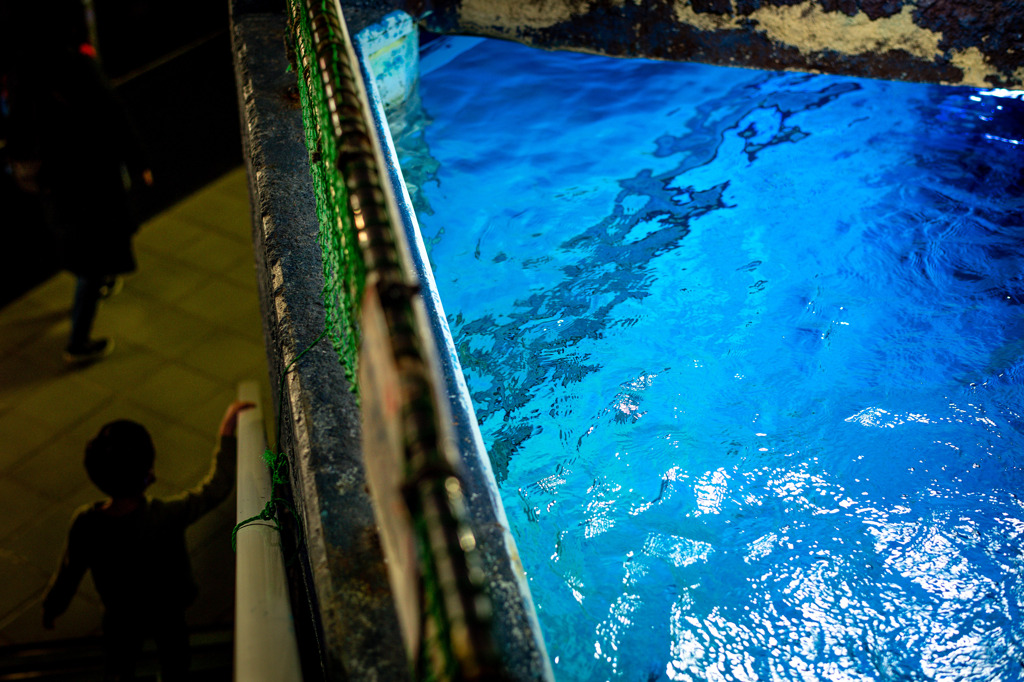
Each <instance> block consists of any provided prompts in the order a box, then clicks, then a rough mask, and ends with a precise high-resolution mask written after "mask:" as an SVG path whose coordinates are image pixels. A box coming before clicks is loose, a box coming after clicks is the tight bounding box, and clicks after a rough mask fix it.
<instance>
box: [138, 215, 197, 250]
mask: <svg viewBox="0 0 1024 682" xmlns="http://www.w3.org/2000/svg"><path fill="white" fill-rule="evenodd" d="M205 232H206V230H205V229H204V228H203V227H202V226H201V225H196V224H194V223H192V222H191V221H188V220H182V219H181V218H179V217H177V216H176V215H175V214H174V213H171V212H165V213H161V214H160V215H158V216H156V217H154V218H152V219H150V220H148V221H146V223H145V224H143V226H142V228H141V229H140V230H139V232H138V234H136V235H135V240H134V242H133V243H134V245H135V248H136V250H137V251H139V252H141V251H153V252H156V253H163V254H167V255H170V256H174V257H177V258H180V256H179V255H178V254H180V253H181V252H182V251H183V250H185V249H187V248H188V247H189V246H191V245H192V244H194V243H195V242H197V241H198V240H199V238H200V237H202V236H203V234H204V233H205Z"/></svg>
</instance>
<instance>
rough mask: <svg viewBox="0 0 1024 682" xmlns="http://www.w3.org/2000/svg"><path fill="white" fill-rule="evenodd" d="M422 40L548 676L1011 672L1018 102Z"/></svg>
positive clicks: (448, 209) (483, 370)
mask: <svg viewBox="0 0 1024 682" xmlns="http://www.w3.org/2000/svg"><path fill="white" fill-rule="evenodd" d="M466 47H470V49H467V50H466V51H464V52H462V53H461V54H459V55H458V56H457V57H456V58H455V59H453V60H451V61H450V62H449V63H447V64H443V65H440V66H438V67H437V68H433V67H431V66H430V64H431V61H432V60H436V59H437V58H438V55H443V54H445V51H449V54H455V53H457V52H459V50H460V49H462V48H466ZM424 57H425V61H424V63H425V65H426V66H425V71H428V70H429V69H433V70H429V72H426V73H424V75H423V77H422V82H421V86H420V94H421V97H422V111H421V112H418V114H417V113H416V112H407V113H408V115H409V117H410V118H409V120H406V121H404V122H403V123H402V126H403V127H404V130H405V132H404V133H403V134H402V135H396V138H397V140H396V142H397V145H398V147H399V151H400V154H401V155H402V165H403V172H404V174H405V177H406V180H407V182H408V184H409V185H410V189H411V192H412V194H413V198H414V200H415V202H416V206H417V212H418V218H419V222H420V226H421V229H422V232H423V236H424V239H425V241H426V243H427V248H428V251H429V254H430V258H431V262H432V266H433V268H434V275H435V277H436V280H437V285H438V288H439V290H440V293H441V297H442V301H443V303H444V307H445V310H446V312H447V314H448V316H449V323H450V325H451V328H452V333H453V336H454V338H455V342H456V344H457V346H458V348H459V351H460V358H461V360H462V363H463V367H464V369H465V372H466V380H467V383H468V386H469V389H470V392H471V394H472V397H473V402H474V406H475V409H476V411H477V415H478V417H479V419H480V427H481V432H482V434H483V437H484V442H485V444H486V445H487V447H488V449H489V451H490V453H491V457H492V461H493V464H494V468H495V472H496V474H497V477H498V480H499V486H500V489H501V492H502V496H503V500H504V503H505V506H506V511H507V512H508V516H509V520H510V523H511V526H512V533H513V535H514V537H515V540H516V543H517V545H518V548H519V551H520V554H521V556H522V559H523V563H524V565H525V567H526V570H527V572H528V576H529V580H530V588H531V591H532V594H533V597H534V599H535V601H536V602H537V605H538V612H539V618H540V622H541V626H542V629H543V631H544V636H545V641H546V643H547V647H548V652H549V655H550V658H551V660H552V663H553V665H554V669H555V674H556V676H557V678H558V679H559V680H562V681H567V680H581V681H589V680H661V679H671V680H926V679H927V680H931V679H935V680H944V679H949V680H952V679H956V680H985V681H990V680H1018V679H1021V678H1022V676H1024V669H1022V660H1024V617H1022V613H1021V610H1022V605H1024V579H1022V578H1024V571H1022V568H1024V549H1022V539H1024V505H1022V502H1021V495H1022V494H1024V469H1022V463H1024V462H1022V446H1024V420H1022V417H1021V410H1022V409H1024V406H1022V402H1021V396H1022V391H1021V387H1022V381H1024V361H1022V359H1024V279H1022V277H1024V253H1022V249H1021V240H1022V237H1024V199H1022V196H1024V194H1022V191H1021V190H1022V188H1024V186H1022V178H1024V174H1022V171H1024V147H1021V146H1020V144H1019V140H1020V139H1021V138H1022V137H1024V132H1022V130H1021V128H1022V125H1021V123H1020V122H1019V121H1020V120H1021V114H1022V110H1024V101H1022V100H1019V99H1014V98H1012V97H1008V96H1006V95H1007V94H1008V93H993V92H980V91H977V90H973V89H968V88H940V87H934V86H922V85H913V84H898V83H890V82H880V81H869V80H861V79H854V78H836V77H824V76H809V75H804V74H794V73H771V72H763V71H753V70H743V69H728V68H719V67H710V66H701V65H692V64H670V63H656V62H649V61H641V60H629V61H626V60H614V59H608V58H601V57H596V56H591V55H582V54H569V53H550V52H543V51H538V50H533V49H530V48H526V47H523V46H520V45H517V44H513V43H506V42H500V41H477V40H471V39H465V38H456V39H445V40H444V41H438V42H435V43H433V44H432V45H428V46H427V48H425V55H424ZM439 61H443V60H439Z"/></svg>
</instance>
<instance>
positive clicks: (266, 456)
mask: <svg viewBox="0 0 1024 682" xmlns="http://www.w3.org/2000/svg"><path fill="white" fill-rule="evenodd" d="M327 334H328V330H327V329H324V330H323V331H322V332H321V333H320V336H318V337H316V340H315V341H313V343H311V344H309V345H308V346H306V348H305V349H304V350H303V351H302V352H301V353H299V354H298V355H296V356H295V358H294V359H293V360H292V361H291V362H289V363H288V364H287V365H286V366H285V368H284V370H283V371H282V372H281V381H280V384H279V385H278V390H277V400H278V402H277V433H276V434H275V444H276V447H275V448H274V449H270V448H267V449H266V450H264V451H263V463H264V464H266V465H267V470H268V471H270V499H269V500H267V503H266V504H265V505H263V509H262V510H261V511H260V513H259V514H256V515H255V516H251V517H249V518H247V519H245V520H244V521H239V522H238V523H237V524H235V527H234V528H232V529H231V551H232V552H236V553H237V552H238V531H239V530H241V529H242V528H243V527H244V526H248V525H251V524H254V523H256V522H257V521H272V522H273V524H266V523H264V524H261V525H270V526H271V527H272V528H275V529H277V531H278V532H280V531H281V522H280V520H279V518H278V512H277V510H278V505H279V504H281V505H284V506H285V507H287V508H288V510H289V511H291V513H292V516H293V517H294V518H295V519H296V520H297V521H299V522H300V526H301V519H300V518H299V515H298V514H297V513H296V511H295V507H293V506H292V504H291V502H289V501H288V500H287V499H285V498H283V497H281V496H280V495H279V494H278V491H279V489H280V487H281V486H283V485H285V484H286V483H287V482H288V455H286V454H285V453H283V452H281V451H280V448H281V414H282V412H283V409H284V382H285V379H286V378H287V376H288V372H290V371H292V368H293V367H295V365H296V364H297V363H298V362H299V360H301V359H302V357H303V356H304V355H305V354H306V353H308V352H309V351H311V350H313V347H314V346H316V344H318V343H320V341H321V340H322V339H323V338H324V337H325V336H327ZM300 535H301V532H300Z"/></svg>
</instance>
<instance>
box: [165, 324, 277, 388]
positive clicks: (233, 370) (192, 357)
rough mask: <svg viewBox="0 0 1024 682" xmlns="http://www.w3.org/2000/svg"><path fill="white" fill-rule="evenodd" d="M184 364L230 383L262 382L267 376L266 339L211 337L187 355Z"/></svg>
mask: <svg viewBox="0 0 1024 682" xmlns="http://www.w3.org/2000/svg"><path fill="white" fill-rule="evenodd" d="M181 362H182V363H183V364H185V365H188V366H189V367H192V368H194V369H197V370H199V371H201V372H203V373H204V374H207V375H209V376H213V377H217V378H218V379H222V380H223V381H225V382H227V383H229V384H236V383H238V382H239V381H242V380H243V379H258V378H260V377H262V376H263V375H265V374H266V373H267V370H266V367H267V356H266V352H265V351H264V349H263V343H262V339H260V340H259V341H258V342H254V341H253V340H252V339H251V338H247V337H244V336H241V335H239V334H236V333H235V332H232V331H224V332H214V333H212V334H210V336H208V337H206V338H205V339H204V340H203V341H202V342H201V343H199V344H197V345H196V346H195V348H193V349H192V350H191V351H190V352H189V353H188V354H187V355H185V356H183V357H182V359H181Z"/></svg>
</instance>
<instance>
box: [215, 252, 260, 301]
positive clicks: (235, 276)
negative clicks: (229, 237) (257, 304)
mask: <svg viewBox="0 0 1024 682" xmlns="http://www.w3.org/2000/svg"><path fill="white" fill-rule="evenodd" d="M221 274H222V276H223V277H224V278H225V279H228V280H230V281H231V282H233V283H235V284H237V285H239V286H241V287H245V289H246V290H248V291H251V292H253V296H255V297H256V299H257V300H259V290H258V289H257V288H256V261H254V260H253V259H252V258H243V259H242V260H240V261H238V262H237V263H235V264H234V265H232V266H231V267H230V268H228V269H227V270H225V271H224V272H223V273H221Z"/></svg>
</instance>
